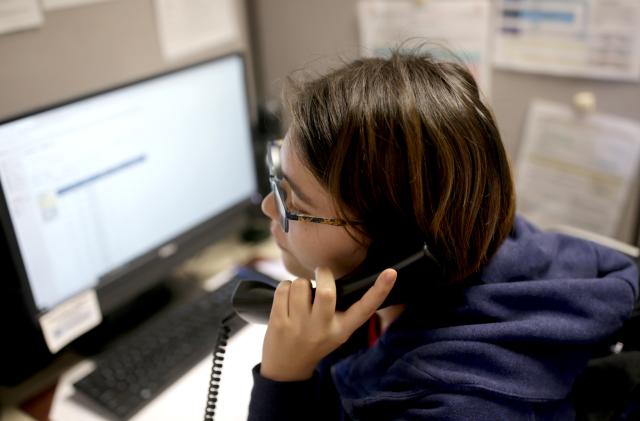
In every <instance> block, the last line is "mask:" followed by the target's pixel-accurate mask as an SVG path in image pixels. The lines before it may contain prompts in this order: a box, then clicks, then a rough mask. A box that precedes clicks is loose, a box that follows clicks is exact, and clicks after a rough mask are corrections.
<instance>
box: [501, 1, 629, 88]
mask: <svg viewBox="0 0 640 421" xmlns="http://www.w3.org/2000/svg"><path fill="white" fill-rule="evenodd" d="M638 28H640V1H638V0H543V1H539V0H520V1H513V0H499V3H498V6H497V19H496V40H495V41H496V42H495V53H494V58H495V65H496V66H497V67H501V68H505V69H511V70H519V71H526V72H537V73H547V74H553V75H559V76H581V77H590V78H598V79H611V80H638V79H640V31H639V30H638Z"/></svg>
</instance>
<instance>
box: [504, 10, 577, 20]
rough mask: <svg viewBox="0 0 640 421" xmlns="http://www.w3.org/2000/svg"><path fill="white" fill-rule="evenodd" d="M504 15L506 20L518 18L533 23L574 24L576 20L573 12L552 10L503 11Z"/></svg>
mask: <svg viewBox="0 0 640 421" xmlns="http://www.w3.org/2000/svg"><path fill="white" fill-rule="evenodd" d="M502 15H503V16H504V17H506V18H516V19H522V20H528V21H531V22H544V21H552V22H562V23H572V22H573V21H574V19H575V15H574V14H573V13H571V12H563V11H552V10H503V11H502Z"/></svg>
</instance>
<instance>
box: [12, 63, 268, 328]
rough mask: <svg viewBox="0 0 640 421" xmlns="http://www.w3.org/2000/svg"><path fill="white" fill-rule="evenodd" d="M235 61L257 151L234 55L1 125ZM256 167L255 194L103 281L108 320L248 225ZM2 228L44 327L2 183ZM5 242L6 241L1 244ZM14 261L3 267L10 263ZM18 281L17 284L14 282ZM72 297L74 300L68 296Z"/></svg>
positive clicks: (30, 305)
mask: <svg viewBox="0 0 640 421" xmlns="http://www.w3.org/2000/svg"><path fill="white" fill-rule="evenodd" d="M231 57H238V58H239V59H240V61H241V65H242V73H243V82H244V96H245V107H246V113H245V115H246V124H247V126H246V128H247V133H248V134H249V142H250V150H251V151H252V152H253V153H252V155H254V154H255V152H254V139H253V130H252V122H251V97H250V95H249V86H248V83H249V77H248V73H247V72H248V69H247V61H246V57H245V54H243V53H241V52H231V53H228V54H224V55H220V56H216V57H214V58H209V59H206V60H202V61H198V62H194V63H189V64H187V65H184V66H181V67H177V68H172V69H170V70H167V71H164V72H161V73H158V74H154V75H151V76H149V77H145V78H140V79H136V80H132V81H129V82H127V83H123V84H119V85H115V86H112V87H110V88H108V89H102V90H97V91H93V92H91V93H87V94H83V95H81V96H77V97H73V98H71V99H67V100H64V101H59V102H55V103H52V104H50V105H47V106H44V107H40V108H36V109H34V110H31V111H29V112H26V113H22V114H18V115H14V116H11V117H9V118H7V119H3V120H0V126H1V125H4V124H9V123H11V122H14V121H17V120H21V119H24V118H28V117H31V116H35V115H38V114H41V113H45V112H47V111H51V110H55V109H58V108H60V107H64V106H67V105H70V104H74V103H78V102H81V101H84V100H87V99H91V98H95V97H98V96H101V95H104V94H108V93H110V92H115V91H119V90H121V89H125V88H128V87H131V86H135V85H138V84H140V83H144V82H147V81H152V80H155V79H160V78H163V77H166V76H169V75H172V74H176V73H180V72H182V71H185V70H190V69H194V68H197V67H200V66H204V65H208V64H211V63H215V62H219V61H223V60H226V59H229V58H231ZM253 165H254V185H255V190H254V192H253V193H252V194H251V195H250V196H248V197H246V198H244V199H242V200H240V201H239V202H237V203H236V204H235V205H234V206H231V207H229V208H228V209H226V210H224V211H222V212H221V213H218V214H216V215H214V216H212V217H210V218H208V219H207V220H205V221H203V222H202V223H200V224H197V225H196V226H194V227H192V228H191V229H189V230H187V231H184V232H182V233H181V234H179V235H177V236H175V237H174V238H172V239H170V240H168V241H165V242H163V243H162V244H160V245H159V246H157V247H155V248H153V249H152V250H150V251H148V252H146V253H144V254H143V255H141V256H138V257H136V258H135V259H134V260H132V261H130V262H127V263H126V264H124V265H121V266H119V267H118V268H116V269H115V270H114V271H112V272H110V273H109V274H107V276H106V277H102V278H101V279H100V280H99V282H98V284H97V285H96V286H95V287H94V288H95V290H96V293H97V296H98V302H99V305H100V311H101V312H102V314H103V315H105V314H109V313H111V312H113V311H115V310H116V309H118V308H120V307H121V306H123V305H125V304H127V303H128V302H129V301H131V300H132V299H134V298H135V297H137V296H138V295H140V294H141V293H143V292H144V291H146V290H148V289H149V288H151V287H153V286H154V285H156V284H159V283H161V282H162V281H163V280H164V279H166V277H167V276H168V275H169V274H170V273H171V272H172V271H173V270H174V269H175V268H177V267H178V266H179V265H180V264H181V263H183V262H185V261H186V260H188V259H189V258H190V257H192V256H193V255H194V254H196V253H198V252H199V251H201V250H202V249H204V248H205V247H207V246H208V245H210V244H212V243H214V242H215V241H217V240H220V239H221V238H223V237H225V236H227V235H229V234H230V233H232V232H233V231H237V230H239V229H241V228H242V227H243V226H246V223H247V222H248V218H249V215H250V210H251V209H252V208H254V207H255V206H256V202H257V200H256V199H257V197H258V196H259V192H258V189H259V186H258V168H257V166H256V162H255V159H254V160H253ZM0 227H1V228H2V231H3V233H4V238H5V242H6V248H7V249H8V250H9V254H10V256H2V260H3V263H5V264H6V263H11V264H12V265H13V269H14V270H13V272H14V274H15V275H14V276H17V278H18V279H17V282H18V284H19V285H18V288H19V289H20V291H19V296H20V297H21V298H22V301H23V304H24V306H25V308H26V310H27V313H28V315H29V316H30V321H31V322H32V323H33V324H34V325H35V326H37V327H38V328H39V323H38V319H39V317H40V316H41V315H42V314H44V313H46V312H47V311H48V310H50V309H42V310H40V309H39V308H38V307H37V305H36V303H35V299H34V296H33V291H32V288H31V283H30V282H29V279H28V274H27V272H26V268H25V264H24V260H23V258H22V254H21V252H20V246H19V244H18V239H17V236H16V233H15V230H14V227H13V223H12V221H11V215H10V213H9V209H8V206H7V202H6V197H5V193H4V188H3V185H2V181H0ZM0 240H1V239H0ZM169 244H171V248H172V249H174V250H175V251H174V252H172V253H171V254H170V255H168V256H167V255H164V253H162V252H161V251H160V250H161V249H163V248H165V247H166V246H167V245H169ZM7 258H8V259H10V262H4V260H5V259H7ZM15 281H16V280H13V281H12V282H15ZM69 298H71V297H69Z"/></svg>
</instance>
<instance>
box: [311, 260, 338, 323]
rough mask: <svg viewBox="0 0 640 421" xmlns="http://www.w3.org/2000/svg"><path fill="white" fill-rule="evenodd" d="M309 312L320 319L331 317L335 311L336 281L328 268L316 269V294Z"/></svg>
mask: <svg viewBox="0 0 640 421" xmlns="http://www.w3.org/2000/svg"><path fill="white" fill-rule="evenodd" d="M311 312H312V315H313V316H314V317H318V318H320V319H321V320H329V319H331V318H332V317H333V316H334V314H335V312H336V281H335V279H334V277H333V273H331V270H329V269H328V268H318V269H316V296H315V299H314V300H313V308H312V310H311Z"/></svg>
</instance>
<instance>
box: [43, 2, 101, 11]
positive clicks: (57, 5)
mask: <svg viewBox="0 0 640 421" xmlns="http://www.w3.org/2000/svg"><path fill="white" fill-rule="evenodd" d="M105 1H108V0H42V8H43V9H44V10H46V11H52V10H59V9H69V8H72V7H78V6H84V5H87V4H92V3H103V2H105Z"/></svg>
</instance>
